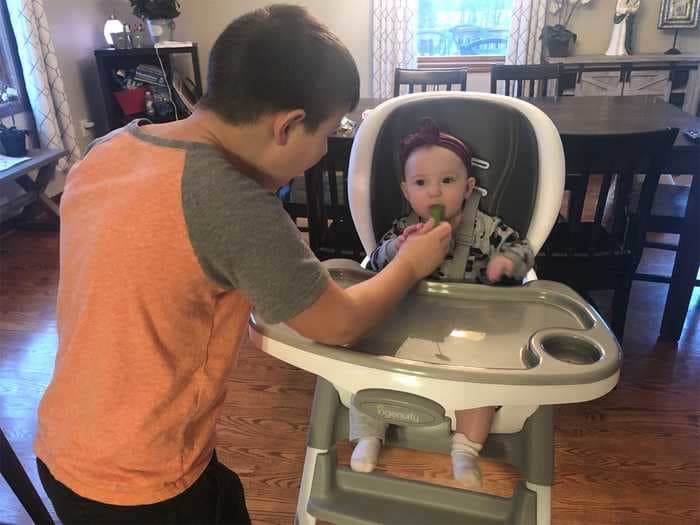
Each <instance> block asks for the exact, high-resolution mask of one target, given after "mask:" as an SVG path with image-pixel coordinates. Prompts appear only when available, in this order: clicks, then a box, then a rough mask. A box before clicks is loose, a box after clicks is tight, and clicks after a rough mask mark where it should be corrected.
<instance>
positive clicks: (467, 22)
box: [416, 0, 512, 70]
mask: <svg viewBox="0 0 700 525" xmlns="http://www.w3.org/2000/svg"><path fill="white" fill-rule="evenodd" d="M511 9H512V0H418V32H417V34H416V40H417V47H418V67H419V68H421V69H431V68H440V67H460V66H465V65H469V66H474V65H477V68H476V69H477V70H478V69H482V70H488V69H489V68H490V66H491V64H498V63H503V61H504V57H505V54H506V50H507V47H508V34H509V31H510V20H511ZM479 65H480V66H481V67H478V66H479ZM470 69H472V70H473V69H475V68H473V67H471V68H470Z"/></svg>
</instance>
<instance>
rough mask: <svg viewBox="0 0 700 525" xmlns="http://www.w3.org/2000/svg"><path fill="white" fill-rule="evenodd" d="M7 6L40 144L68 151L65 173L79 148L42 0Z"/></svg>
mask: <svg viewBox="0 0 700 525" xmlns="http://www.w3.org/2000/svg"><path fill="white" fill-rule="evenodd" d="M7 7H8V8H9V12H10V22H11V24H12V30H13V31H14V34H15V38H16V40H17V49H18V50H19V59H20V63H21V65H22V74H23V76H24V83H25V85H26V87H27V97H28V98H29V102H30V104H31V106H32V114H33V116H34V123H35V124H36V130H37V133H38V135H39V145H40V146H41V147H42V148H59V149H65V150H67V151H68V155H67V156H66V157H65V158H64V159H62V160H61V161H60V162H59V164H58V171H59V172H63V173H65V172H67V171H68V168H70V166H71V165H72V164H73V163H74V162H75V161H76V160H78V158H79V157H80V150H79V147H78V144H77V142H76V139H75V128H74V127H73V120H72V118H71V114H70V109H69V108H68V101H67V100H66V93H65V88H64V86H63V77H62V76H61V71H60V70H59V67H58V60H57V58H56V51H55V49H54V47H53V42H52V40H51V33H50V32H49V25H48V22H47V20H46V13H45V12H44V4H43V0H7ZM78 29H79V28H78Z"/></svg>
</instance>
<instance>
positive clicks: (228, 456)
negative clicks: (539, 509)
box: [0, 232, 700, 525]
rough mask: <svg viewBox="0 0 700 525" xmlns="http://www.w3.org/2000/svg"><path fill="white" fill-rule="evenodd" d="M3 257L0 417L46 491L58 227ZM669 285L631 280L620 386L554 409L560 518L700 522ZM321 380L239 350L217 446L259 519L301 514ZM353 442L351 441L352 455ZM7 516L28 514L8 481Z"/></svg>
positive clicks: (697, 425)
mask: <svg viewBox="0 0 700 525" xmlns="http://www.w3.org/2000/svg"><path fill="white" fill-rule="evenodd" d="M0 252H1V254H0V291H1V295H0V426H1V427H2V429H3V430H4V431H5V433H6V435H7V437H8V439H9V440H10V442H11V443H12V445H13V447H14V448H15V450H16V452H17V454H18V455H19V457H20V459H21V460H22V462H23V464H24V466H25V468H26V469H27V471H28V472H29V474H30V476H31V478H32V480H33V481H34V482H35V484H36V485H37V486H39V485H38V482H37V475H36V468H35V465H34V462H33V461H34V457H33V455H32V450H31V442H32V436H33V433H34V430H35V423H36V407H37V403H38V401H39V399H40V397H41V394H42V392H43V390H44V389H45V387H46V385H47V384H48V382H49V380H50V377H51V371H52V368H53V360H54V356H55V350H56V334H55V327H56V321H55V313H54V301H55V295H56V286H57V279H58V236H57V234H55V233H36V232H21V233H13V234H10V235H9V236H6V237H5V238H2V239H0ZM659 253H660V252H659ZM659 253H654V252H653V251H652V250H648V253H647V257H646V258H645V262H644V264H645V265H646V268H647V269H649V270H653V271H658V272H661V271H668V269H669V265H670V264H671V261H670V260H669V258H668V257H665V256H661V255H659ZM666 289H667V287H666V286H665V285H660V284H653V283H635V285H634V289H633V293H632V299H631V305H630V309H629V314H628V323H627V330H626V334H627V336H626V338H625V341H624V351H625V355H624V364H623V369H622V379H621V381H620V384H619V386H618V387H617V388H616V389H615V390H614V391H613V392H612V393H610V394H609V395H608V396H606V397H605V398H603V399H599V400H597V401H594V402H591V403H585V404H580V405H569V406H562V407H559V408H558V409H557V410H556V419H555V424H556V482H555V485H554V488H553V523H555V524H566V525H574V524H586V525H589V524H613V523H614V524H625V525H642V524H649V525H652V524H653V525H657V524H663V525H672V524H689V525H690V524H697V523H699V522H700V510H699V507H700V439H699V438H700V388H699V387H700V333H698V329H697V327H698V315H699V312H700V309H699V308H697V303H698V295H700V294H698V292H697V291H696V293H695V295H694V298H693V305H692V306H691V308H692V311H691V312H690V313H689V315H688V320H687V321H686V328H685V331H684V337H683V339H682V340H681V341H680V342H679V343H678V345H672V344H656V343H655V340H656V334H657V332H658V328H659V325H660V320H661V312H662V306H663V301H664V299H665V293H666ZM313 386H314V378H313V377H312V376H310V375H309V374H307V373H305V372H303V371H300V370H297V369H295V368H293V367H291V366H288V365H286V364H284V363H282V362H279V361H276V360H274V359H272V358H270V357H268V356H266V355H264V354H262V353H261V352H259V351H257V350H256V349H254V348H252V347H251V345H250V344H246V345H245V348H244V349H243V350H242V352H241V354H240V359H239V362H238V365H237V367H236V368H235V370H234V372H233V374H232V376H231V378H230V381H229V391H228V397H227V400H226V407H225V410H224V412H223V415H222V418H221V421H220V426H219V437H218V451H219V457H220V459H221V460H222V461H223V462H224V463H226V464H227V465H228V466H230V467H231V468H233V469H234V470H236V471H237V472H238V473H239V475H240V476H241V478H242V480H243V483H244V485H245V490H246V495H247V502H248V508H249V510H250V513H251V516H252V518H253V521H254V523H258V524H291V523H292V519H293V512H294V507H295V501H296V496H297V490H298V486H299V479H300V474H301V468H302V464H303V455H304V446H305V437H306V430H307V421H308V417H309V407H310V403H311V398H312V393H313ZM349 450H350V449H349V446H348V445H347V444H345V445H343V446H341V458H342V461H344V462H347V461H348V454H349ZM381 469H382V470H385V471H388V472H389V473H392V474H397V475H402V476H406V477H411V478H414V479H423V480H427V481H430V482H434V483H441V484H450V464H449V458H448V457H447V456H444V455H438V454H427V453H416V452H412V451H405V450H397V449H393V450H390V449H387V450H385V453H384V454H383V456H382V465H381ZM483 470H484V475H485V487H484V489H485V490H486V491H488V492H492V493H496V494H502V495H506V494H509V493H510V491H511V489H512V486H513V482H514V480H515V479H516V478H515V475H514V473H513V472H511V471H510V470H508V469H506V468H503V467H501V466H499V465H496V464H492V463H485V464H484V467H483ZM40 490H41V489H40ZM41 494H42V496H44V494H43V491H41ZM44 497H45V496H44ZM0 523H3V524H4V523H8V524H25V523H30V520H29V518H28V517H27V515H26V514H25V513H24V510H23V509H22V507H21V506H20V505H19V503H18V502H17V501H16V500H15V498H14V496H13V494H11V493H10V491H9V489H8V487H7V485H6V484H4V482H3V481H1V480H0ZM431 525H436V524H431Z"/></svg>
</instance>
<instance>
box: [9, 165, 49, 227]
mask: <svg viewBox="0 0 700 525" xmlns="http://www.w3.org/2000/svg"><path fill="white" fill-rule="evenodd" d="M55 172H56V163H52V164H49V165H47V166H44V167H43V168H41V169H40V170H39V174H38V175H37V177H36V180H35V181H34V180H32V178H31V177H30V176H29V175H22V176H21V177H18V178H17V179H15V182H17V184H19V185H20V186H21V187H22V189H23V190H24V191H26V192H28V193H36V196H37V202H38V203H39V204H40V205H42V206H43V207H44V208H46V209H47V210H48V211H49V212H50V213H49V215H50V216H51V217H57V218H58V217H59V209H58V206H57V205H56V203H55V202H54V201H53V200H51V198H50V197H49V196H48V195H46V193H44V192H45V191H46V187H47V186H48V185H49V182H51V179H53V176H54V173H55ZM33 208H34V206H33V205H32V206H27V207H25V208H24V211H23V212H22V214H21V215H20V217H19V223H20V224H21V223H22V222H25V223H26V222H27V221H29V219H30V217H31V216H32V212H33Z"/></svg>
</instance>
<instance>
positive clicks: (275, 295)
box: [182, 149, 328, 323]
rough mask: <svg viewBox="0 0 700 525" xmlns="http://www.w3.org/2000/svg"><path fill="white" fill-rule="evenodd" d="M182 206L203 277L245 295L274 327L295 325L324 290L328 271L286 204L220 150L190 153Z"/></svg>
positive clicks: (184, 175)
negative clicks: (283, 323) (229, 160)
mask: <svg viewBox="0 0 700 525" xmlns="http://www.w3.org/2000/svg"><path fill="white" fill-rule="evenodd" d="M182 201H183V203H182V204H183V212H184V215H185V222H186V223H187V229H188V233H189V236H190V241H191V243H192V246H193V248H194V251H195V253H196V255H197V258H198V259H199V262H200V264H201V266H202V268H203V269H204V272H205V273H206V274H207V276H208V277H209V278H210V279H212V280H213V281H214V282H216V283H218V284H219V285H221V286H223V287H226V288H237V289H239V290H241V291H242V292H243V293H244V294H245V295H246V296H247V297H248V299H249V300H250V301H251V303H252V304H253V306H254V307H255V309H256V310H257V312H258V313H259V314H260V315H261V316H262V317H263V318H264V319H265V320H266V321H267V322H269V323H277V322H283V321H287V320H289V319H291V318H292V317H294V316H296V315H298V314H300V313H301V312H303V311H304V310H305V309H306V308H308V307H309V306H311V305H312V304H313V303H314V302H315V301H316V299H318V297H319V296H320V295H321V293H322V292H323V291H324V290H325V288H326V285H327V279H328V276H327V273H326V271H325V269H324V268H323V267H322V266H321V264H320V263H319V261H318V259H316V257H315V256H314V254H313V253H312V252H311V250H310V249H309V247H308V246H307V245H306V243H305V242H304V241H303V239H302V237H301V234H300V232H299V230H298V229H297V228H296V226H295V225H294V224H293V223H292V221H291V219H290V218H289V216H288V215H287V213H286V212H285V211H284V208H283V207H282V204H281V203H280V201H279V199H277V197H276V196H275V195H274V193H272V192H271V191H269V190H266V189H264V188H263V187H262V186H260V185H259V184H258V183H257V182H255V181H254V180H253V179H251V178H249V177H246V176H245V175H243V174H241V173H239V172H237V171H236V170H235V169H234V168H233V166H231V165H230V164H229V163H228V161H227V160H226V159H225V158H224V157H223V156H222V155H221V154H220V153H218V152H217V151H216V150H213V149H211V150H207V151H200V150H197V151H190V152H188V156H187V161H186V164H185V172H184V174H183V180H182Z"/></svg>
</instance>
